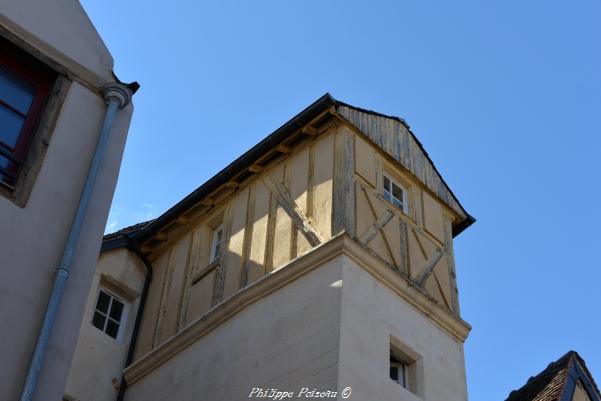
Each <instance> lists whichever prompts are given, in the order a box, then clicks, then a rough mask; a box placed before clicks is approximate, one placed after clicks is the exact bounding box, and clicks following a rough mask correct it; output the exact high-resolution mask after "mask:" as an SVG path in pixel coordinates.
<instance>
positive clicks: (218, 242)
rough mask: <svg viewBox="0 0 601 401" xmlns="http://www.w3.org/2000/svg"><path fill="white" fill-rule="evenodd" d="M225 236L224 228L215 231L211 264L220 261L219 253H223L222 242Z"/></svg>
mask: <svg viewBox="0 0 601 401" xmlns="http://www.w3.org/2000/svg"><path fill="white" fill-rule="evenodd" d="M222 236H223V228H222V226H219V227H217V228H216V229H215V230H213V239H212V241H211V255H210V257H209V263H213V262H215V261H216V260H217V259H219V252H221V240H222V238H221V237H222Z"/></svg>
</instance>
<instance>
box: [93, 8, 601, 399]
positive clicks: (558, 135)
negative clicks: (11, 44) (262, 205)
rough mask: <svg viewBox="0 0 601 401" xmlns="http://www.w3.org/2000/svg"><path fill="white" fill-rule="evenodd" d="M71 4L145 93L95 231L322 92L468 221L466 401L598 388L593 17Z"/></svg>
mask: <svg viewBox="0 0 601 401" xmlns="http://www.w3.org/2000/svg"><path fill="white" fill-rule="evenodd" d="M174 4H177V6H173V5H174ZM83 5H84V7H85V8H86V10H87V11H88V13H89V15H90V18H91V19H92V20H93V21H94V23H95V25H96V26H97V28H98V30H99V32H100V33H101V35H102V36H103V38H104V40H105V42H106V44H107V46H108V47H109V49H110V50H111V52H112V54H113V56H114V58H115V60H116V61H115V71H116V73H117V75H118V76H119V77H120V78H121V80H123V81H133V80H137V81H139V82H140V84H141V85H142V88H141V89H140V91H139V92H138V94H136V96H135V107H136V111H135V115H134V119H133V122H132V125H131V129H130V134H129V138H128V142H127V147H126V151H125V156H124V159H123V165H122V169H121V175H120V178H119V184H118V186H117V191H116V194H115V198H114V203H113V208H112V211H111V215H110V218H109V223H108V224H109V231H112V230H114V229H117V228H119V227H122V226H126V225H129V224H133V223H135V222H138V221H140V220H143V219H147V218H150V217H156V216H157V215H159V214H160V213H162V212H163V211H165V210H166V209H167V208H169V207H170V206H172V205H173V204H174V203H176V202H177V201H178V200H180V199H181V198H182V197H184V196H185V195H187V194H188V193H189V192H191V191H192V190H194V189H195V188H196V187H198V186H199V185H200V184H202V183H203V182H204V181H205V180H207V179H208V178H210V177H211V176H212V175H213V174H214V173H216V172H217V171H219V170H220V169H221V168H222V167H224V166H225V165H226V164H228V163H229V162H231V161H232V160H233V159H235V158H236V157H237V156H239V155H240V154H241V153H243V152H244V151H245V150H247V149H248V148H250V147H251V146H252V145H254V144H255V143H256V142H258V141H259V140H260V139H262V138H263V137H265V136H266V135H267V134H269V133H271V132H272V131H273V130H274V129H275V128H277V127H279V126H280V125H281V124H282V123H284V122H286V121H287V120H288V119H289V118H291V117H292V116H294V115H295V114H296V113H297V112H299V111H300V110H301V109H303V108H304V107H305V106H307V105H308V104H310V103H311V102H313V101H314V100H315V99H317V98H318V97H319V96H321V95H322V94H324V93H325V92H330V93H331V94H332V95H333V96H335V97H336V98H338V99H340V100H342V101H345V102H348V103H351V104H353V105H356V106H360V107H364V108H369V109H373V110H377V111H379V112H382V113H386V114H392V115H398V116H400V117H403V118H405V119H406V120H407V121H408V123H409V124H410V125H411V127H412V129H413V131H414V132H415V133H416V135H417V136H418V137H419V139H420V140H421V142H422V143H423V144H424V146H425V147H426V149H427V151H428V152H429V154H430V156H431V157H432V159H433V160H434V161H435V163H436V165H437V167H438V169H439V170H440V171H441V173H442V174H443V176H444V177H445V179H446V180H447V182H448V183H449V185H450V186H451V188H453V190H454V191H455V193H456V194H457V196H458V197H459V199H460V200H461V201H462V203H463V205H464V206H465V207H466V208H467V209H468V210H469V211H470V212H471V213H472V214H473V215H474V216H475V217H476V218H477V219H478V222H477V223H476V224H475V225H474V226H472V227H471V228H470V229H468V230H467V231H465V232H464V233H463V234H461V235H460V236H459V237H458V238H457V239H456V244H455V248H456V257H457V273H458V279H459V291H460V301H461V306H462V315H463V318H464V319H465V320H466V321H468V322H469V323H470V324H472V326H473V330H472V332H471V334H470V336H469V338H468V340H467V342H466V344H465V352H466V365H467V378H468V389H469V397H470V400H472V401H474V400H475V401H492V400H504V399H505V398H506V396H507V395H508V393H509V392H510V391H511V390H513V389H515V388H518V387H520V386H521V385H522V384H524V383H525V382H526V380H527V379H528V377H530V376H531V375H534V374H536V373H538V372H539V371H540V370H542V369H543V368H544V367H546V365H547V364H548V363H549V362H551V361H552V360H555V359H557V358H558V357H559V356H561V355H562V354H563V353H565V352H566V351H568V350H569V349H575V350H577V351H578V352H579V353H580V354H581V355H582V356H583V357H584V358H585V360H586V361H587V364H588V367H589V369H590V370H591V371H592V373H593V375H594V376H596V378H597V380H598V381H601V334H600V333H601V300H600V296H599V294H600V290H599V289H600V288H601V287H600V286H601V262H600V260H601V257H600V255H599V252H598V251H599V250H600V249H601V236H600V235H599V229H600V227H601V213H600V211H599V210H600V208H599V205H598V203H599V201H598V200H599V198H600V197H601V189H600V186H599V184H600V180H599V173H600V163H599V151H600V150H601V118H600V117H601V115H600V114H601V113H600V111H601V45H600V41H599V39H600V38H601V24H600V23H599V21H600V20H601V3H600V2H599V1H597V0H588V1H586V0H583V1H580V0H575V1H572V2H563V1H555V0H547V1H542V0H532V1H527V2H526V1H517V0H505V1H475V0H472V1H461V0H460V1H455V2H418V1H404V0H397V1H380V0H373V1H369V2H358V1H340V0H328V1H323V0H321V1H317V0H288V1H282V0H278V1H275V0H259V1H253V2H250V1H230V0H224V1H216V2H206V1H196V2H195V1H178V2H152V1H145V2H141V1H129V2H122V1H114V0H110V1H109V0H107V1H102V2H100V1H89V0H86V1H83Z"/></svg>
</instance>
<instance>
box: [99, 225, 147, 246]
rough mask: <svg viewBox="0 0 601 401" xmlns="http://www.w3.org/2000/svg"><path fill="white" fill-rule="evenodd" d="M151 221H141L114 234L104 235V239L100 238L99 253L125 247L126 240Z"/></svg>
mask: <svg viewBox="0 0 601 401" xmlns="http://www.w3.org/2000/svg"><path fill="white" fill-rule="evenodd" d="M152 221H153V220H148V221H143V222H141V223H137V224H134V225H131V226H129V227H124V228H122V229H121V230H119V231H115V232H114V233H109V234H106V235H105V236H104V237H102V248H101V252H105V251H109V250H111V249H115V248H119V247H121V246H125V245H127V242H128V239H130V238H132V237H133V236H134V235H136V234H138V233H139V232H140V231H142V230H143V229H144V228H145V227H146V226H147V225H148V224H150V223H151V222H152Z"/></svg>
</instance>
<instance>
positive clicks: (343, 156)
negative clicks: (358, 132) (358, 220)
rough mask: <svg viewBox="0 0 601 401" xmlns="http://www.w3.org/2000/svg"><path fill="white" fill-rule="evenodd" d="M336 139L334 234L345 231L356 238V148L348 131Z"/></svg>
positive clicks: (338, 135) (344, 131)
mask: <svg viewBox="0 0 601 401" xmlns="http://www.w3.org/2000/svg"><path fill="white" fill-rule="evenodd" d="M335 135H336V136H335V137H334V191H333V192H334V194H333V197H334V199H333V209H334V210H333V211H334V213H333V216H332V234H333V235H336V234H338V233H340V232H342V231H345V232H346V233H347V234H348V235H350V236H351V237H352V238H355V237H356V235H357V233H356V232H355V231H356V230H355V181H354V168H355V147H354V142H353V136H352V134H351V132H349V131H348V130H342V132H338V133H336V134H335Z"/></svg>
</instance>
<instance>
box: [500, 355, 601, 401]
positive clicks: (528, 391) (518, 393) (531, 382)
mask: <svg viewBox="0 0 601 401" xmlns="http://www.w3.org/2000/svg"><path fill="white" fill-rule="evenodd" d="M572 363H578V364H579V365H580V366H581V367H582V369H583V370H584V372H585V373H586V375H587V376H588V377H589V379H590V381H591V382H592V384H593V387H594V390H595V391H596V392H597V394H598V393H599V389H598V388H597V386H596V384H595V382H594V380H593V378H592V376H591V374H590V372H589V371H588V369H587V368H586V364H585V363H584V360H583V359H582V358H581V357H580V355H578V353H577V352H576V351H569V352H568V353H567V354H565V355H564V356H562V357H561V358H559V359H558V360H557V361H555V362H552V363H550V364H549V365H548V366H547V368H546V369H545V370H543V371H542V372H540V373H539V374H538V375H536V376H534V377H531V378H530V379H528V382H527V383H526V384H525V385H524V386H522V387H521V388H519V389H518V390H514V391H512V392H511V393H510V394H509V397H508V398H507V399H506V400H505V401H559V400H560V399H561V396H562V394H563V391H564V389H565V387H566V379H567V377H568V373H569V371H570V368H571V365H572Z"/></svg>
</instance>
